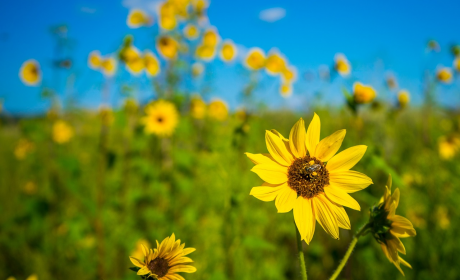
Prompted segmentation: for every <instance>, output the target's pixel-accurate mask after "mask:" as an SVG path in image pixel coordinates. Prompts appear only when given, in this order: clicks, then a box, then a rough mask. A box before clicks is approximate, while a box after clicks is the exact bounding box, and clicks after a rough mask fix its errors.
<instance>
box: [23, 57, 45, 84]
mask: <svg viewBox="0 0 460 280" xmlns="http://www.w3.org/2000/svg"><path fill="white" fill-rule="evenodd" d="M19 78H21V81H22V82H23V83H24V84H26V85H28V86H36V85H38V84H39V83H40V82H41V80H42V72H41V70H40V64H38V62H37V61H36V60H35V59H29V60H27V61H25V62H24V63H23V64H22V66H21V69H20V70H19Z"/></svg>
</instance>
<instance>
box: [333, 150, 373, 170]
mask: <svg viewBox="0 0 460 280" xmlns="http://www.w3.org/2000/svg"><path fill="white" fill-rule="evenodd" d="M366 150H367V146H364V145H359V146H354V147H351V148H348V149H346V150H344V151H342V152H340V153H338V154H337V155H336V156H334V157H333V158H331V159H330V160H329V162H328V163H327V169H328V170H329V173H334V172H339V171H346V170H349V169H350V168H352V167H353V166H355V165H356V164H357V163H358V161H360V160H361V158H362V157H363V156H364V153H365V152H366Z"/></svg>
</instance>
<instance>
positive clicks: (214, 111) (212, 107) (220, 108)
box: [208, 99, 228, 121]
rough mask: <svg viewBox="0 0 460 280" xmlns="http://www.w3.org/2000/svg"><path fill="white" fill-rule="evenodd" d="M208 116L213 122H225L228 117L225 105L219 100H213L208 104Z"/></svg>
mask: <svg viewBox="0 0 460 280" xmlns="http://www.w3.org/2000/svg"><path fill="white" fill-rule="evenodd" d="M208 114H209V116H210V117H211V118H213V119H215V120H218V121H225V120H226V119H227V117H228V106H227V103H225V102H224V101H223V100H221V99H214V100H213V101H211V103H209V107H208Z"/></svg>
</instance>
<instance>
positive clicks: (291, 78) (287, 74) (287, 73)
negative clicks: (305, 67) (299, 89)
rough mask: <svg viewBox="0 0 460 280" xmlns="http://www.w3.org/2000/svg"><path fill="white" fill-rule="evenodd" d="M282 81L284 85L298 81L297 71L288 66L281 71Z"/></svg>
mask: <svg viewBox="0 0 460 280" xmlns="http://www.w3.org/2000/svg"><path fill="white" fill-rule="evenodd" d="M281 80H282V81H283V82H284V83H291V84H292V83H294V82H295V81H296V80H297V69H296V68H295V67H294V66H287V67H286V68H284V69H283V71H281Z"/></svg>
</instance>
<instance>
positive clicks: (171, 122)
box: [141, 100, 179, 137]
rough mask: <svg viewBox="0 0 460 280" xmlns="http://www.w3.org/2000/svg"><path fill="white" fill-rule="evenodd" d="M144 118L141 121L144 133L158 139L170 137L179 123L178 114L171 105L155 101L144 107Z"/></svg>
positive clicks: (164, 101)
mask: <svg viewBox="0 0 460 280" xmlns="http://www.w3.org/2000/svg"><path fill="white" fill-rule="evenodd" d="M145 113H146V116H145V117H143V118H142V119H141V122H142V123H143V124H144V125H145V133H147V134H156V135H158V136H160V137H167V136H171V135H172V134H173V132H174V129H175V128H176V126H177V124H178V123H179V113H178V112H177V109H176V106H174V104H173V103H171V102H169V101H166V100H157V101H154V102H152V103H150V104H149V105H147V106H146V107H145Z"/></svg>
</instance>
